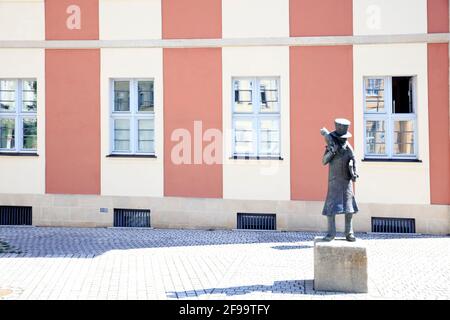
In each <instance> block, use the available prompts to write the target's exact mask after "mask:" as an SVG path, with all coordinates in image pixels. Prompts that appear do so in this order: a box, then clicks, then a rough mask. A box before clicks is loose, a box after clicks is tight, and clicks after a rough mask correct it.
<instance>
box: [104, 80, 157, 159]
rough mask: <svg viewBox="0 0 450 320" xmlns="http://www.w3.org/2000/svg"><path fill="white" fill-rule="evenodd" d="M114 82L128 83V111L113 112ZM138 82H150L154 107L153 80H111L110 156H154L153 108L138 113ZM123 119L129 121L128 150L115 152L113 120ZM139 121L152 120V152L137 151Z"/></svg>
mask: <svg viewBox="0 0 450 320" xmlns="http://www.w3.org/2000/svg"><path fill="white" fill-rule="evenodd" d="M116 81H128V82H129V86H130V87H129V89H130V111H115V110H114V105H115V95H114V91H115V89H114V83H115V82H116ZM139 81H152V82H153V105H155V80H154V78H114V79H111V81H110V83H111V90H110V94H111V95H110V101H111V103H110V124H111V125H110V134H109V136H110V154H113V155H148V156H155V155H156V122H155V106H154V107H153V111H139V110H138V108H139V98H138V82H139ZM117 119H124V120H129V121H130V150H128V151H116V150H114V140H115V139H114V138H115V136H114V133H115V132H114V120H117ZM139 120H153V130H154V131H153V148H154V150H153V152H143V151H139V142H138V138H139V132H138V130H139V126H138V121H139Z"/></svg>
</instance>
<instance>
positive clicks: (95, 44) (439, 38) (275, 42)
mask: <svg viewBox="0 0 450 320" xmlns="http://www.w3.org/2000/svg"><path fill="white" fill-rule="evenodd" d="M447 42H450V33H432V34H399V35H369V36H330V37H284V38H242V39H239V38H238V39H174V40H172V39H163V40H161V39H158V40H23V41H21V40H4V41H2V40H0V48H40V49H95V48H222V47H254V46H258V47H259V46H263V47H264V46H293V47H295V46H336V45H361V44H390V43H447Z"/></svg>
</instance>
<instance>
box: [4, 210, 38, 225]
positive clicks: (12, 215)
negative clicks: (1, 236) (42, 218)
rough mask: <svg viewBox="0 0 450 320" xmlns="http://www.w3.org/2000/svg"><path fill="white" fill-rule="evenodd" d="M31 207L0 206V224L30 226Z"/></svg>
mask: <svg viewBox="0 0 450 320" xmlns="http://www.w3.org/2000/svg"><path fill="white" fill-rule="evenodd" d="M31 224H32V207H16V206H0V225H3V226H31Z"/></svg>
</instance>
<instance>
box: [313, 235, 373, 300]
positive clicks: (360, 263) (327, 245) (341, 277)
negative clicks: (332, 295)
mask: <svg viewBox="0 0 450 320" xmlns="http://www.w3.org/2000/svg"><path fill="white" fill-rule="evenodd" d="M367 280H368V276H367V250H366V247H365V245H364V244H363V243H362V242H361V240H356V242H348V241H346V240H345V239H342V240H341V239H337V240H333V241H331V242H325V241H322V238H321V237H316V238H315V239H314V289H315V290H320V291H340V292H353V293H366V292H368V287H367Z"/></svg>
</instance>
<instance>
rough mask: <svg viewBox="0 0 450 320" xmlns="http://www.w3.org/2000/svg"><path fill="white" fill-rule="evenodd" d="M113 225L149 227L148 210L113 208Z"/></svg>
mask: <svg viewBox="0 0 450 320" xmlns="http://www.w3.org/2000/svg"><path fill="white" fill-rule="evenodd" d="M114 227H127V228H150V210H137V209H114Z"/></svg>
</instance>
